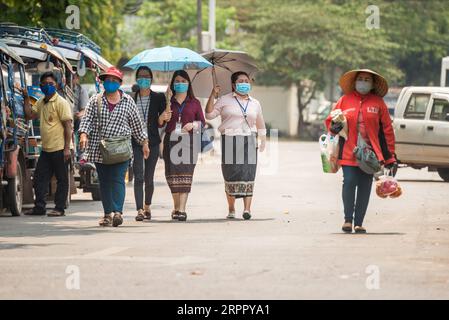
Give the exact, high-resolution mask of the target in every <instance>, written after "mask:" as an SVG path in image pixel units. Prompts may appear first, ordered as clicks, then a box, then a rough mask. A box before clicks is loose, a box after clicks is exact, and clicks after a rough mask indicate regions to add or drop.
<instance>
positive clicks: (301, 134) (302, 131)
mask: <svg viewBox="0 0 449 320" xmlns="http://www.w3.org/2000/svg"><path fill="white" fill-rule="evenodd" d="M296 86H297V88H298V91H297V100H298V113H299V116H298V130H297V132H298V133H297V137H298V138H299V139H305V138H308V137H309V134H308V132H307V130H306V128H305V125H304V116H303V111H304V109H305V108H306V107H307V106H308V105H309V103H310V101H312V99H313V98H314V97H315V91H316V85H315V84H314V85H313V87H312V88H311V89H309V90H307V88H306V86H304V85H303V84H301V81H299V82H298V83H297V84H296ZM306 91H311V93H310V94H309V96H308V97H304V94H305V92H306ZM303 99H306V100H305V102H303Z"/></svg>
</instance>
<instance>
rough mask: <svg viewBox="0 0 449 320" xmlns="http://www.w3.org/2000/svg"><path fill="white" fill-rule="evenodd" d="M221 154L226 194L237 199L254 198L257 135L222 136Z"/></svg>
mask: <svg viewBox="0 0 449 320" xmlns="http://www.w3.org/2000/svg"><path fill="white" fill-rule="evenodd" d="M221 152H222V156H221V171H222V173H223V178H224V180H225V191H226V193H227V194H228V195H230V196H233V197H235V198H244V197H252V196H253V190H254V180H255V178H256V170H257V135H256V134H253V135H250V136H244V135H238V136H226V135H222V136H221Z"/></svg>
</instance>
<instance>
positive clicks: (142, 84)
mask: <svg viewBox="0 0 449 320" xmlns="http://www.w3.org/2000/svg"><path fill="white" fill-rule="evenodd" d="M137 84H138V85H139V88H140V89H150V87H151V79H149V78H139V79H137Z"/></svg>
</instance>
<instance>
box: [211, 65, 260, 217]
mask: <svg viewBox="0 0 449 320" xmlns="http://www.w3.org/2000/svg"><path fill="white" fill-rule="evenodd" d="M231 83H232V92H231V93H229V94H227V95H224V96H222V97H221V98H220V99H219V100H218V101H217V102H216V103H215V105H214V97H215V96H216V95H218V93H219V92H220V88H219V87H215V88H214V89H213V90H212V92H211V95H210V97H209V101H208V103H207V107H206V118H207V119H210V120H212V119H214V118H216V117H218V116H221V125H220V127H219V128H218V130H219V131H220V132H221V134H222V140H221V146H222V165H221V168H222V173H223V177H224V180H225V192H226V198H227V200H228V207H229V212H228V216H227V218H228V219H234V218H235V199H236V198H242V199H243V204H244V207H245V208H244V211H243V218H244V219H245V220H249V219H250V218H251V201H252V197H253V190H254V180H255V177H256V168H257V143H258V142H257V137H258V136H259V137H260V139H261V145H260V151H264V149H265V141H266V128H265V121H264V118H263V114H262V107H261V105H260V103H259V101H257V100H256V99H254V98H253V97H251V96H250V95H249V92H250V90H251V81H250V78H249V76H248V74H247V73H245V72H236V73H234V74H232V76H231ZM257 134H258V135H257Z"/></svg>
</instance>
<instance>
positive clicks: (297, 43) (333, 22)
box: [246, 0, 401, 136]
mask: <svg viewBox="0 0 449 320" xmlns="http://www.w3.org/2000/svg"><path fill="white" fill-rule="evenodd" d="M257 8H258V9H257V10H256V11H255V12H254V13H253V14H252V16H251V17H250V19H249V21H250V22H249V23H248V24H247V26H246V31H247V33H248V40H249V41H248V42H247V47H248V48H249V51H250V52H254V53H255V54H256V56H257V58H258V60H259V61H260V63H261V67H262V68H263V69H264V70H266V72H265V73H262V74H261V75H260V76H259V77H258V79H261V80H262V82H264V83H266V84H274V83H277V84H280V85H284V86H290V85H291V84H295V85H296V86H297V88H298V111H299V120H298V133H299V135H300V136H304V125H303V122H304V121H303V110H304V109H305V108H306V107H307V105H308V103H309V102H310V100H311V99H312V98H313V96H314V94H315V92H316V90H318V89H323V87H324V85H325V79H326V76H327V75H328V73H329V70H330V69H331V68H335V67H338V68H340V69H342V70H348V69H353V68H359V67H365V68H372V69H374V70H377V71H379V72H381V73H382V74H385V75H386V76H387V77H389V78H392V79H396V78H398V77H400V76H401V72H400V70H399V69H398V68H397V67H396V66H395V64H394V62H393V58H392V57H393V56H392V52H393V50H395V49H396V48H397V45H396V44H395V43H393V42H392V41H391V40H390V39H389V38H388V36H387V34H386V31H385V30H383V29H379V30H376V29H375V30H372V31H369V30H367V29H366V25H365V19H366V17H367V16H366V14H365V8H366V6H362V5H361V2H360V1H344V2H341V3H340V2H337V1H331V0H316V1H299V0H280V1H276V6H273V5H272V4H269V3H266V2H265V1H259V2H258V5H257Z"/></svg>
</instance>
